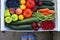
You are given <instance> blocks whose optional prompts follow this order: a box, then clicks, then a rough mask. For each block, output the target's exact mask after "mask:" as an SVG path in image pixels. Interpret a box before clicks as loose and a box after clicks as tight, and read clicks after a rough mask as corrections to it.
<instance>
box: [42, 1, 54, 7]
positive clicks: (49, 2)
mask: <svg viewBox="0 0 60 40" xmlns="http://www.w3.org/2000/svg"><path fill="white" fill-rule="evenodd" d="M42 4H43V5H47V6H54V3H53V2H51V1H42Z"/></svg>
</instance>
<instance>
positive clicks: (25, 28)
mask: <svg viewBox="0 0 60 40" xmlns="http://www.w3.org/2000/svg"><path fill="white" fill-rule="evenodd" d="M6 26H7V27H8V28H10V29H13V30H32V25H9V24H6Z"/></svg>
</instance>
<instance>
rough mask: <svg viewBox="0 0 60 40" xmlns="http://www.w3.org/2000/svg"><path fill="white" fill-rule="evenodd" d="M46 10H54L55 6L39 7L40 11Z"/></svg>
mask: <svg viewBox="0 0 60 40" xmlns="http://www.w3.org/2000/svg"><path fill="white" fill-rule="evenodd" d="M44 8H49V9H50V10H54V7H53V6H47V5H43V6H39V7H38V9H44Z"/></svg>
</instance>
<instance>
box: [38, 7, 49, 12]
mask: <svg viewBox="0 0 60 40" xmlns="http://www.w3.org/2000/svg"><path fill="white" fill-rule="evenodd" d="M47 11H49V9H48V8H45V9H39V10H38V12H42V13H43V12H47Z"/></svg>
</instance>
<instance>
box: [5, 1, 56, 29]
mask: <svg viewBox="0 0 60 40" xmlns="http://www.w3.org/2000/svg"><path fill="white" fill-rule="evenodd" d="M54 5H55V4H54V3H53V2H51V1H41V0H7V1H6V9H5V12H4V21H5V25H6V27H9V28H10V29H13V30H38V29H39V28H42V30H52V29H54V27H55V22H54V21H55V11H54Z"/></svg>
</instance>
